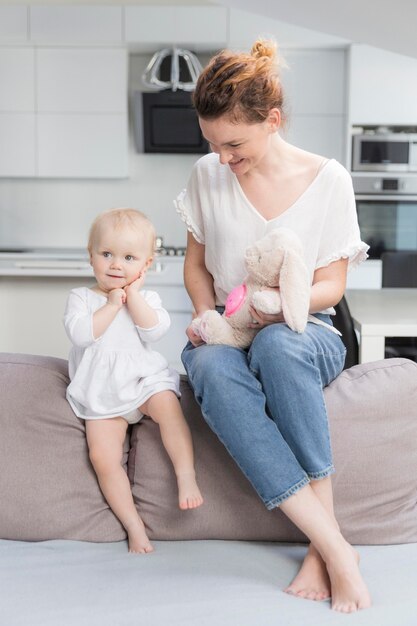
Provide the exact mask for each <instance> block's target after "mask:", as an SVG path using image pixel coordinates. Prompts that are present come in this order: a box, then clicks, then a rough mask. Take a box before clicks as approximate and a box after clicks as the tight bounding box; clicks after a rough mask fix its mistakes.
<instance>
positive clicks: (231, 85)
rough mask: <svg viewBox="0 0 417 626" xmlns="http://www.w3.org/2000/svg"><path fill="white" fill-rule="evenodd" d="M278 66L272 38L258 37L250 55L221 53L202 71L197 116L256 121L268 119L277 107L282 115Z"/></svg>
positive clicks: (281, 91)
mask: <svg viewBox="0 0 417 626" xmlns="http://www.w3.org/2000/svg"><path fill="white" fill-rule="evenodd" d="M278 65H279V63H278V60H277V55H276V44H275V43H274V42H272V41H265V40H262V39H259V40H258V41H256V42H255V43H254V44H253V46H252V49H251V51H250V54H246V53H239V52H232V51H231V50H223V51H222V52H219V53H218V54H216V55H215V56H214V57H213V58H212V59H211V60H210V62H209V64H208V65H207V67H205V68H204V70H203V71H202V73H201V74H200V76H199V78H198V81H197V85H196V88H195V91H194V93H193V104H194V107H195V109H196V111H197V114H198V116H199V117H201V118H203V119H214V118H216V117H220V116H222V115H228V116H229V117H230V118H231V119H232V120H233V121H236V122H238V121H244V122H246V123H256V122H263V121H264V120H266V119H267V117H268V114H269V112H270V110H271V109H273V108H275V107H276V108H278V109H279V110H280V112H281V115H282V116H283V105H284V97H283V90H282V85H281V81H280V78H279V73H278ZM283 117H284V116H283Z"/></svg>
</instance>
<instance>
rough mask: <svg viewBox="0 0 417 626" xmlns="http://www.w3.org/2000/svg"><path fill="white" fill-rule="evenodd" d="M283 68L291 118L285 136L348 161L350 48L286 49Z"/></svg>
mask: <svg viewBox="0 0 417 626" xmlns="http://www.w3.org/2000/svg"><path fill="white" fill-rule="evenodd" d="M282 54H283V56H284V59H285V61H286V63H287V67H284V68H283V69H282V83H283V88H284V97H285V102H286V103H287V109H288V110H289V121H288V124H287V127H284V129H283V135H284V137H285V138H286V139H288V141H290V142H291V143H294V144H295V145H296V146H298V147H300V148H303V149H304V150H308V151H311V152H316V153H318V154H322V155H323V156H326V157H328V158H335V159H337V160H338V161H340V162H342V163H343V162H344V160H345V141H344V138H345V135H346V113H345V94H346V72H345V65H346V51H345V50H344V49H339V48H332V49H328V50H312V49H310V50H293V49H291V50H283V51H282Z"/></svg>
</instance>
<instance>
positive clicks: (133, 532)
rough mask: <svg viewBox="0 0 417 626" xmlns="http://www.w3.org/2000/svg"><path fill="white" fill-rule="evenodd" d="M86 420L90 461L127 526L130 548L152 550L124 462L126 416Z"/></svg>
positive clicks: (113, 505)
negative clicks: (137, 509) (122, 463)
mask: <svg viewBox="0 0 417 626" xmlns="http://www.w3.org/2000/svg"><path fill="white" fill-rule="evenodd" d="M85 424H86V434H87V443H88V448H89V454H90V460H91V463H92V465H93V467H94V470H95V472H96V474H97V478H98V482H99V485H100V488H101V491H102V492H103V495H104V497H105V498H106V500H107V502H108V504H109V506H110V508H111V510H112V511H113V513H114V514H115V515H116V517H118V518H119V520H120V521H121V523H122V524H123V526H124V527H125V529H126V532H127V534H128V542H129V552H141V553H146V552H152V550H153V547H152V545H151V543H150V541H149V539H148V537H147V535H146V531H145V526H144V524H143V522H142V520H141V519H140V517H139V515H138V513H137V511H136V508H135V505H134V502H133V497H132V492H131V490H130V483H129V479H128V477H127V475H126V472H125V471H124V469H123V467H122V465H121V461H122V455H123V443H124V440H125V436H126V430H127V426H128V424H127V422H126V420H124V419H123V418H122V417H115V418H113V419H104V420H86V423H85Z"/></svg>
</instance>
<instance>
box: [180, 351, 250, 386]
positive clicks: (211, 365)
mask: <svg viewBox="0 0 417 626" xmlns="http://www.w3.org/2000/svg"><path fill="white" fill-rule="evenodd" d="M183 363H184V366H185V368H186V370H187V374H188V377H189V379H190V381H191V384H192V385H193V387H194V389H195V391H196V392H199V391H200V390H201V389H202V388H203V387H207V386H209V387H210V386H211V385H216V386H218V385H219V384H221V382H222V380H224V379H225V377H230V376H233V374H232V372H234V371H236V370H239V369H240V368H242V367H247V362H246V354H245V353H244V352H243V351H241V350H238V349H236V348H231V347H229V346H223V345H222V346H221V345H213V346H208V345H203V346H199V347H198V348H194V349H192V350H189V351H187V352H186V353H185V354H183Z"/></svg>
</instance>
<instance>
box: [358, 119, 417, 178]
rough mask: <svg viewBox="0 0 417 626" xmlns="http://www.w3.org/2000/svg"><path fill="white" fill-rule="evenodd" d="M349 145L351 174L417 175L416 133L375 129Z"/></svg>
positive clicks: (360, 135)
mask: <svg viewBox="0 0 417 626" xmlns="http://www.w3.org/2000/svg"><path fill="white" fill-rule="evenodd" d="M352 142H353V143H352V171H353V172H417V133H407V132H390V131H389V130H388V131H387V132H379V131H378V129H375V130H369V131H364V132H362V133H360V134H355V135H353V137H352Z"/></svg>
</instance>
